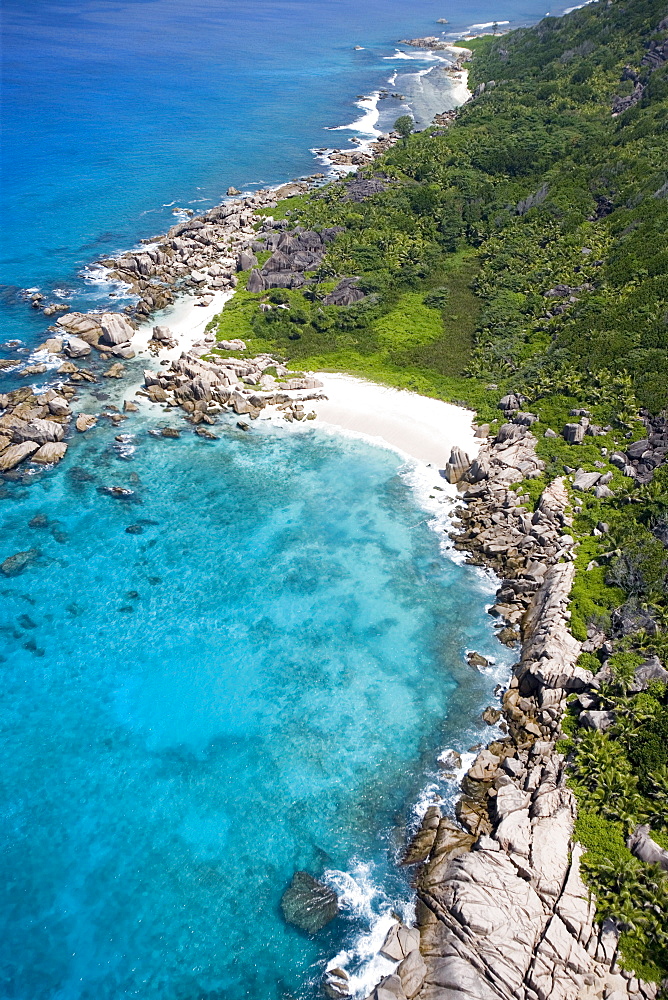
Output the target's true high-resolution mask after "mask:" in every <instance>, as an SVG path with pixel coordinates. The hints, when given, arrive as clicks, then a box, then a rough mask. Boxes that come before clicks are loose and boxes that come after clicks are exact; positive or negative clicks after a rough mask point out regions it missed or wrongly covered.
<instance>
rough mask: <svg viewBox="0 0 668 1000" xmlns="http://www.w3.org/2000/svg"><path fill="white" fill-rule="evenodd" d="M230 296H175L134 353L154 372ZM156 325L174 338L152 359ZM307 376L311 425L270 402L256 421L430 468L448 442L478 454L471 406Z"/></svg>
mask: <svg viewBox="0 0 668 1000" xmlns="http://www.w3.org/2000/svg"><path fill="white" fill-rule="evenodd" d="M232 295H233V292H231V291H227V292H219V293H217V294H216V295H215V296H214V300H213V302H212V303H211V304H210V305H209V306H201V305H197V304H196V303H197V298H196V297H195V296H188V297H187V298H182V299H180V300H178V302H177V303H175V304H174V305H173V306H170V307H169V308H167V309H165V310H164V311H163V312H162V313H161V314H158V315H156V317H155V318H154V320H151V321H150V322H147V323H145V324H143V325H142V326H141V327H140V328H139V329H138V330H137V334H136V336H135V339H134V341H133V346H135V347H136V349H137V355H138V356H139V357H140V358H142V359H143V358H145V359H146V367H147V368H152V369H156V370H157V369H159V368H160V367H161V366H160V362H161V361H164V360H169V361H171V360H174V359H176V358H178V357H180V356H181V354H182V352H188V351H189V350H190V349H191V348H192V346H193V345H194V344H196V343H200V342H201V341H202V339H203V337H204V331H205V328H206V326H207V324H208V323H209V322H210V321H211V320H212V319H213V318H214V317H215V316H216V315H217V314H218V313H219V312H220V310H221V309H222V308H223V306H224V304H225V302H226V301H228V300H229V299H230V298H231V297H232ZM156 324H160V325H163V324H164V325H166V326H168V327H169V328H170V330H171V331H172V334H173V336H174V339H175V340H176V341H177V346H176V347H173V348H167V349H163V350H161V351H160V353H159V355H158V356H157V357H156V356H155V355H154V354H152V353H151V352H150V351H149V349H148V342H149V340H150V337H151V333H152V330H153V326H154V325H156ZM211 346H213V342H212V345H211ZM156 362H157V363H156ZM308 374H309V375H312V376H313V377H314V378H316V379H318V380H319V381H320V382H322V386H323V388H322V392H323V393H324V395H325V396H326V397H327V398H326V399H310V400H309V401H308V409H309V410H314V411H315V413H316V414H317V417H318V419H317V422H316V423H309V424H299V423H296V424H288V423H287V422H285V421H284V420H283V419H281V416H280V414H279V413H278V412H277V411H276V410H275V409H274V407H273V406H271V407H267V409H266V410H264V411H263V412H262V416H261V417H260V418H259V419H260V421H261V422H265V421H271V422H272V423H273V424H274V425H278V426H281V427H285V429H286V431H287V430H290V431H292V430H295V431H296V430H299V429H306V428H307V427H308V428H309V429H312V428H314V427H318V426H320V427H327V428H332V429H334V430H338V431H343V432H345V433H348V434H354V435H356V436H362V437H364V438H365V439H366V440H369V441H371V442H372V443H376V444H378V445H380V446H382V447H389V448H391V449H392V450H393V451H396V452H399V453H400V454H401V455H402V456H404V457H406V458H407V459H409V460H413V461H415V462H418V463H419V464H421V465H426V466H432V467H433V468H434V469H436V470H441V469H443V468H444V466H445V463H446V462H447V460H448V458H449V457H450V450H451V448H452V447H453V445H458V446H459V447H460V448H462V449H463V450H464V451H465V452H466V453H467V455H468V456H469V458H473V457H474V456H475V455H476V454H477V453H478V448H479V446H480V441H479V439H477V438H476V437H475V434H474V428H473V420H474V418H475V413H474V412H473V411H472V410H466V409H464V408H463V407H460V406H455V405H454V404H452V403H446V402H444V401H443V400H440V399H432V398H430V397H428V396H421V395H420V394H419V393H417V392H410V391H408V390H406V389H395V388H392V387H391V386H386V385H382V384H379V383H377V382H372V381H371V380H369V379H363V378H357V377H355V376H353V375H347V374H345V373H342V372H336V373H334V372H311V373H308ZM291 395H292V393H291ZM301 395H302V393H300V392H298V391H297V392H295V393H294V396H295V399H296V400H298V399H299V397H300V396H301ZM443 485H444V486H445V485H446V484H445V482H444V484H443ZM448 492H449V490H448Z"/></svg>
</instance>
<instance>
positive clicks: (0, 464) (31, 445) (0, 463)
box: [0, 441, 39, 472]
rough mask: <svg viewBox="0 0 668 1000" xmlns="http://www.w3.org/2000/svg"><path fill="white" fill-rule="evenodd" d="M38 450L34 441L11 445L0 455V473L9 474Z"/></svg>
mask: <svg viewBox="0 0 668 1000" xmlns="http://www.w3.org/2000/svg"><path fill="white" fill-rule="evenodd" d="M38 448H39V445H38V444H37V442H36V441H23V442H22V443H21V444H12V445H10V446H9V447H8V448H5V449H4V450H3V451H2V453H0V472H9V471H11V469H15V468H16V466H17V465H20V464H21V462H24V461H25V460H26V458H30V456H31V455H33V454H34V453H35V452H36V451H37V450H38Z"/></svg>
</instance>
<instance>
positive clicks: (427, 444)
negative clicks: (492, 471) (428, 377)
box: [293, 372, 480, 469]
mask: <svg viewBox="0 0 668 1000" xmlns="http://www.w3.org/2000/svg"><path fill="white" fill-rule="evenodd" d="M315 377H316V378H318V379H320V381H321V382H322V383H323V386H324V389H323V392H324V393H325V395H326V396H327V397H328V398H327V399H326V400H309V402H308V403H305V404H304V405H305V408H306V409H313V410H315V412H316V413H317V414H318V423H320V422H322V423H323V424H329V425H331V426H332V427H335V428H341V429H343V430H345V431H350V432H354V433H358V434H363V435H364V436H365V437H368V438H374V439H378V440H379V441H381V442H383V443H384V444H385V445H386V446H389V447H390V448H393V449H394V450H395V451H399V452H401V453H402V454H403V455H406V456H408V457H410V458H412V459H415V460H416V461H418V462H420V463H426V464H430V465H432V466H434V467H435V468H437V469H442V468H443V467H444V465H445V463H446V462H447V460H448V458H449V457H450V449H451V448H452V446H453V445H455V444H456V445H459V447H460V448H463V449H464V451H465V452H466V453H467V455H468V456H469V458H473V457H474V456H475V455H477V453H478V449H479V447H480V440H479V439H478V438H476V437H475V436H474V430H473V426H472V421H473V419H474V416H475V414H474V413H473V411H472V410H465V409H463V407H460V406H454V405H453V404H452V403H444V402H442V400H440V399H431V398H430V397H428V396H420V395H419V394H418V393H416V392H408V391H407V390H405V389H392V388H390V387H388V386H385V385H378V384H377V383H376V382H369V381H367V380H366V379H360V378H353V377H352V376H351V375H339V374H332V373H329V372H316V373H315ZM293 426H294V425H293ZM302 426H303V425H302ZM311 426H314V425H311ZM316 426H317V425H316Z"/></svg>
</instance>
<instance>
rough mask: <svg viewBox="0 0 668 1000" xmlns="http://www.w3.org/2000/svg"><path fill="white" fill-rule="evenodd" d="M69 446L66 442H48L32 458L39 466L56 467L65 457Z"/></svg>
mask: <svg viewBox="0 0 668 1000" xmlns="http://www.w3.org/2000/svg"><path fill="white" fill-rule="evenodd" d="M66 452H67V444H66V443H65V442H64V441H48V442H47V443H46V444H43V445H42V446H41V448H38V450H37V451H36V452H35V454H34V455H33V456H32V461H33V462H37V464H38V465H55V464H56V462H60V461H61V459H63V458H64V457H65V453H66Z"/></svg>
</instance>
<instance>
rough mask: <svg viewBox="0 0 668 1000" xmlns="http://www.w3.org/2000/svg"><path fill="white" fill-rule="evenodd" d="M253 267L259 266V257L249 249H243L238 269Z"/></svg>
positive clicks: (238, 261) (243, 269) (246, 269)
mask: <svg viewBox="0 0 668 1000" xmlns="http://www.w3.org/2000/svg"><path fill="white" fill-rule="evenodd" d="M252 267H257V257H256V256H255V254H254V253H249V252H248V250H242V251H241V253H240V254H239V256H238V257H237V271H250V269H251V268H252Z"/></svg>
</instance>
